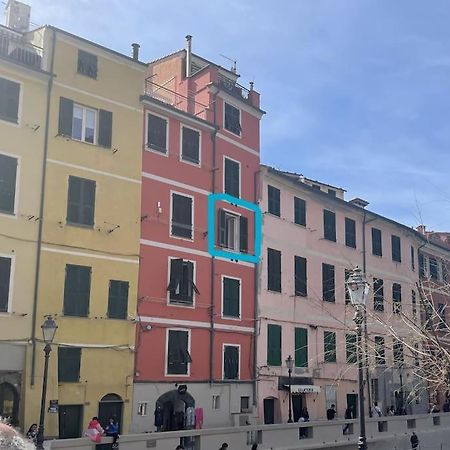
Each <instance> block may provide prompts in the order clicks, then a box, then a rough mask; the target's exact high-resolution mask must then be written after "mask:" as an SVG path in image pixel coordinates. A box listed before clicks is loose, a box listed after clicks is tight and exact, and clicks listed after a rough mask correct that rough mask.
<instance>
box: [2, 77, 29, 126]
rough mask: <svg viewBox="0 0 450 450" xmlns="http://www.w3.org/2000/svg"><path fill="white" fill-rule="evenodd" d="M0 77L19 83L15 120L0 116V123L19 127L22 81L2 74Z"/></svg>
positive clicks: (20, 121)
mask: <svg viewBox="0 0 450 450" xmlns="http://www.w3.org/2000/svg"><path fill="white" fill-rule="evenodd" d="M0 78H3V79H5V80H7V81H11V82H13V83H16V84H18V85H19V99H18V106H17V122H16V121H14V120H8V119H6V118H3V117H2V116H0V123H2V124H7V125H11V126H13V127H20V126H21V125H22V108H23V90H24V83H23V81H20V80H17V79H15V78H11V77H7V76H5V75H4V74H2V75H1V76H0Z"/></svg>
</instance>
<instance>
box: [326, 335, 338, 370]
mask: <svg viewBox="0 0 450 450" xmlns="http://www.w3.org/2000/svg"><path fill="white" fill-rule="evenodd" d="M325 336H331V337H334V351H333V353H330V350H326V346H327V342H326V339H325ZM330 354H331V355H332V356H333V355H334V356H333V358H332V359H333V360H331V361H330V360H327V355H330ZM323 362H324V363H325V364H336V363H337V335H336V331H329V330H323Z"/></svg>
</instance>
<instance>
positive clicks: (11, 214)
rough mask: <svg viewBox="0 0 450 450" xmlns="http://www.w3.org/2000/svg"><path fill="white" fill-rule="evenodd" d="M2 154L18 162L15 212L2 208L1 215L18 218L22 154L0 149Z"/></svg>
mask: <svg viewBox="0 0 450 450" xmlns="http://www.w3.org/2000/svg"><path fill="white" fill-rule="evenodd" d="M0 155H3V156H6V157H7V158H13V159H15V160H16V161H17V164H16V182H15V185H14V208H13V212H11V213H9V212H6V211H2V210H0V217H9V218H14V219H17V218H18V210H19V208H18V205H19V199H20V194H19V188H20V172H21V165H22V156H21V155H14V154H13V153H7V152H4V151H1V150H0Z"/></svg>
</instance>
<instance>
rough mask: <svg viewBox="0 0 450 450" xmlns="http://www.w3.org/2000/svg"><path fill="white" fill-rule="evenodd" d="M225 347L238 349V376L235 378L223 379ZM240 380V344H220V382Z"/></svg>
mask: <svg viewBox="0 0 450 450" xmlns="http://www.w3.org/2000/svg"><path fill="white" fill-rule="evenodd" d="M225 347H234V348H237V349H238V375H237V378H225ZM240 379H241V344H229V343H226V342H223V343H222V380H223V381H227V380H229V381H233V380H235V381H238V380H240Z"/></svg>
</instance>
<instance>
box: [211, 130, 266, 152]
mask: <svg viewBox="0 0 450 450" xmlns="http://www.w3.org/2000/svg"><path fill="white" fill-rule="evenodd" d="M217 137H219V138H220V139H223V140H224V141H226V142H228V143H230V144H233V145H235V146H236V147H239V148H241V149H242V150H245V151H246V152H249V153H251V154H252V155H255V156H258V157H259V153H258V152H257V151H256V150H253V149H252V148H250V147H247V146H246V145H244V144H241V143H240V142H237V141H235V140H234V139H231V138H230V137H228V136H225V135H224V134H222V133H220V132H218V133H217Z"/></svg>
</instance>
